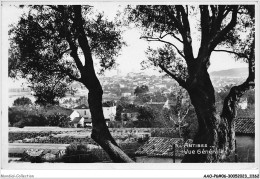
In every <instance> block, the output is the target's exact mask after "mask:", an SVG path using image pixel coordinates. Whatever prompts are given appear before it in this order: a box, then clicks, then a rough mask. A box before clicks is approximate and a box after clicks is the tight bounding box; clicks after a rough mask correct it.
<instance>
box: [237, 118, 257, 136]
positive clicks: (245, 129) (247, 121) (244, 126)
mask: <svg viewBox="0 0 260 179" xmlns="http://www.w3.org/2000/svg"><path fill="white" fill-rule="evenodd" d="M235 131H236V133H239V134H255V118H236V120H235Z"/></svg>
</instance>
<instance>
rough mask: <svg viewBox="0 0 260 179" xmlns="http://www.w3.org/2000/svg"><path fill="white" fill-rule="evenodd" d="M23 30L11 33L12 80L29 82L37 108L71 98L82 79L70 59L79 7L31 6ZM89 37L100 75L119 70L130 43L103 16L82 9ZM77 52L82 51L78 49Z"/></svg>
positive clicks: (22, 22) (21, 22) (13, 29)
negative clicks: (73, 87) (123, 51)
mask: <svg viewBox="0 0 260 179" xmlns="http://www.w3.org/2000/svg"><path fill="white" fill-rule="evenodd" d="M28 8H29V12H28V14H23V15H22V17H21V18H20V19H19V22H18V24H14V25H12V26H11V29H10V31H9V37H10V42H11V43H10V49H9V59H8V63H9V68H8V69H9V76H10V77H13V78H15V77H16V78H17V77H21V78H26V79H27V81H29V83H30V84H31V85H30V87H31V88H32V90H33V91H34V92H35V97H36V98H37V100H36V103H38V104H43V105H45V104H57V103H58V99H60V98H62V97H64V96H65V93H66V92H71V93H74V92H73V91H71V89H70V88H69V87H68V86H69V85H70V84H71V82H72V81H73V80H76V79H78V78H79V77H80V73H79V69H78V68H79V66H78V64H77V63H76V62H75V61H74V60H73V59H72V58H71V56H70V55H71V51H72V47H71V45H72V43H74V42H76V38H77V37H78V34H77V32H76V27H75V21H76V20H75V18H74V16H75V12H74V10H73V9H74V6H47V5H46V6H29V7H28ZM82 13H83V14H84V16H83V17H84V31H85V33H86V35H87V38H88V40H89V44H90V48H91V52H92V54H93V55H94V56H95V57H96V58H97V59H99V60H100V61H99V63H100V67H101V68H100V73H103V72H104V70H106V69H111V68H113V67H114V66H115V57H116V56H118V54H119V51H120V50H121V48H122V46H123V45H125V43H124V42H123V41H122V37H121V31H120V30H119V29H118V28H117V24H116V23H113V22H110V21H108V20H107V19H106V18H105V17H104V14H102V13H98V14H96V13H94V11H93V8H92V7H91V6H87V5H86V6H82ZM76 48H78V50H77V51H78V52H79V54H81V55H82V49H81V48H79V45H78V44H77V47H76Z"/></svg>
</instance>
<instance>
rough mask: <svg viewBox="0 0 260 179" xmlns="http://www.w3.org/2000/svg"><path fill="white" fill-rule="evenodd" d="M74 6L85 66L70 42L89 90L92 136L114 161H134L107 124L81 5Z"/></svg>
mask: <svg viewBox="0 0 260 179" xmlns="http://www.w3.org/2000/svg"><path fill="white" fill-rule="evenodd" d="M73 8H74V12H75V17H76V18H75V22H74V23H75V26H76V30H77V35H78V43H79V45H80V47H81V49H82V51H83V54H84V58H85V66H83V65H82V64H81V62H80V59H79V57H78V55H77V48H76V45H74V44H72V43H70V46H71V48H72V53H71V56H72V57H73V58H74V59H75V62H76V64H77V66H78V68H79V71H80V74H81V82H82V83H83V84H84V85H85V86H86V88H87V89H88V90H89V94H88V103H89V108H90V113H91V118H92V134H91V137H92V138H93V139H94V140H95V141H96V142H97V143H98V144H99V145H100V146H101V147H102V148H103V149H104V150H105V151H106V152H107V154H108V155H109V157H110V158H111V159H112V160H113V162H133V160H132V159H131V158H130V157H128V156H127V155H126V154H125V153H124V152H123V151H122V149H121V148H120V147H119V146H118V145H117V143H116V142H115V140H114V139H113V137H112V136H111V134H110V132H109V130H108V127H107V125H106V122H105V118H104V114H103V108H102V95H103V90H102V87H101V85H100V82H99V80H98V78H97V76H96V73H95V69H94V63H93V59H92V54H91V49H90V46H89V42H88V39H87V37H86V34H85V31H84V23H83V18H82V14H81V6H74V7H73Z"/></svg>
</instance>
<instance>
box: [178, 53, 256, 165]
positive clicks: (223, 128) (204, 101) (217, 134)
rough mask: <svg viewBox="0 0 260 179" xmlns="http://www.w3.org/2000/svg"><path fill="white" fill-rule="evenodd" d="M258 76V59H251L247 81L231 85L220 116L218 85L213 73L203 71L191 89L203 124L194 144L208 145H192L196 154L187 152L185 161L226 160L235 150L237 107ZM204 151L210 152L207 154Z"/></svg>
mask: <svg viewBox="0 0 260 179" xmlns="http://www.w3.org/2000/svg"><path fill="white" fill-rule="evenodd" d="M253 58H254V57H253V55H252V59H253ZM254 78H255V76H254V62H253V61H249V76H248V78H247V80H246V81H245V82H244V83H243V84H241V85H238V86H234V87H232V88H231V90H230V93H229V94H228V96H227V97H226V98H225V100H224V104H223V110H222V113H221V115H220V116H219V115H218V114H216V107H215V96H214V88H213V86H212V83H211V80H210V77H209V74H208V72H207V70H204V71H201V72H200V75H199V76H198V77H197V78H196V80H195V83H193V85H192V87H191V88H187V90H188V93H189V95H190V98H191V102H192V104H193V106H194V108H195V111H196V114H197V118H198V124H199V128H198V132H197V134H196V136H195V138H194V141H193V144H206V145H207V146H206V147H205V146H204V147H201V146H200V147H199V146H192V147H189V148H188V149H187V150H189V151H192V150H194V151H195V153H194V154H189V153H188V154H187V155H185V157H184V159H183V160H182V162H184V163H187V162H189V163H193V162H223V161H226V160H227V157H229V156H230V154H232V153H233V152H234V151H235V128H234V119H235V118H236V110H237V108H236V106H237V103H238V101H239V99H240V98H241V97H242V95H243V94H244V93H245V92H246V91H247V90H248V89H250V88H251V87H254ZM210 149H211V150H210ZM203 150H204V151H206V153H203V152H202V151H203ZM198 151H200V152H198ZM209 151H212V153H209ZM207 152H208V153H207Z"/></svg>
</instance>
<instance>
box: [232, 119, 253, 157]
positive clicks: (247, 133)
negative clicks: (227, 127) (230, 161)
mask: <svg viewBox="0 0 260 179" xmlns="http://www.w3.org/2000/svg"><path fill="white" fill-rule="evenodd" d="M235 135H236V152H237V162H254V161H255V118H236V120H235Z"/></svg>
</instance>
